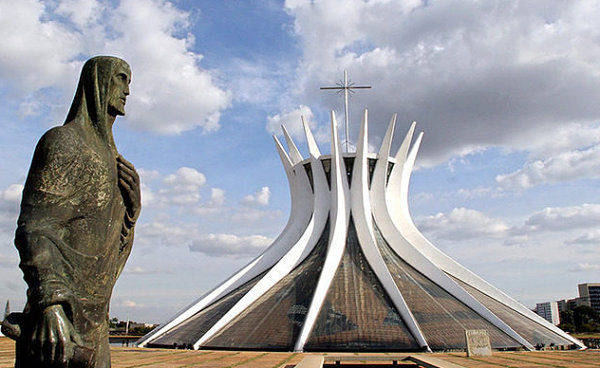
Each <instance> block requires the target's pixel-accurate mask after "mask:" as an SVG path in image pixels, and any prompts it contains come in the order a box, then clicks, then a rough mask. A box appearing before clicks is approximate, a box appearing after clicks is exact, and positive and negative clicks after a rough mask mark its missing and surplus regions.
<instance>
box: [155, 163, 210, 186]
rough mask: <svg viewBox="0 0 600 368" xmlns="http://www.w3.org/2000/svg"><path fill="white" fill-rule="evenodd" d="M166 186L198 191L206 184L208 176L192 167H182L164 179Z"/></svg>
mask: <svg viewBox="0 0 600 368" xmlns="http://www.w3.org/2000/svg"><path fill="white" fill-rule="evenodd" d="M164 182H165V184H168V185H170V186H172V187H173V188H175V189H178V190H188V189H198V188H200V187H201V186H203V185H204V183H206V176H204V174H202V173H201V172H199V171H198V170H196V169H194V168H191V167H180V168H179V169H177V171H176V172H175V174H170V175H168V176H167V177H166V178H165V179H164Z"/></svg>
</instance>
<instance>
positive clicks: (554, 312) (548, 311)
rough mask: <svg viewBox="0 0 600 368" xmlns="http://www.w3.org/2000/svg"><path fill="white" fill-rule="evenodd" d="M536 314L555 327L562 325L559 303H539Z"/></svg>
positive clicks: (536, 306)
mask: <svg viewBox="0 0 600 368" xmlns="http://www.w3.org/2000/svg"><path fill="white" fill-rule="evenodd" d="M535 312H536V313H537V314H538V315H539V316H540V317H542V318H544V319H545V320H546V321H548V322H550V323H552V324H553V325H555V326H556V325H558V324H559V323H560V313H559V310H558V302H545V303H537V304H536V305H535Z"/></svg>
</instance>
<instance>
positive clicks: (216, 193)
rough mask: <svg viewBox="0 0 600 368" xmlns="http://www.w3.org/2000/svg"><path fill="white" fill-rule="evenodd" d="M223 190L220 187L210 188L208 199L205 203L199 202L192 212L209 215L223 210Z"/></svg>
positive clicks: (224, 197)
mask: <svg viewBox="0 0 600 368" xmlns="http://www.w3.org/2000/svg"><path fill="white" fill-rule="evenodd" d="M225 199H226V196H225V191H224V190H223V189H220V188H211V189H210V200H208V202H206V203H201V204H200V205H198V207H196V208H195V209H194V212H195V213H197V214H199V215H210V214H215V213H220V212H223V211H225V207H224V205H225Z"/></svg>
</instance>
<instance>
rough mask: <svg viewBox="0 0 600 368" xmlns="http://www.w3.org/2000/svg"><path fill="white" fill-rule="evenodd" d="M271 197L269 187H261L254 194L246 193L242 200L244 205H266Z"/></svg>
mask: <svg viewBox="0 0 600 368" xmlns="http://www.w3.org/2000/svg"><path fill="white" fill-rule="evenodd" d="M269 199H271V190H270V189H269V187H262V188H261V190H259V191H258V192H256V193H254V194H248V195H247V196H245V197H244V199H243V200H242V204H243V205H244V206H262V207H264V206H267V205H268V204H269Z"/></svg>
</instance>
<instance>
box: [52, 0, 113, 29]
mask: <svg viewBox="0 0 600 368" xmlns="http://www.w3.org/2000/svg"><path fill="white" fill-rule="evenodd" d="M102 10H103V9H102V5H100V3H98V1H96V0H63V1H61V2H60V3H59V4H58V7H57V8H56V13H58V14H60V15H63V16H66V17H68V18H69V19H70V20H71V21H73V23H75V24H76V25H77V27H79V28H81V27H84V26H86V25H88V24H89V23H91V22H94V21H96V20H97V19H98V17H99V16H100V15H101V14H102Z"/></svg>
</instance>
